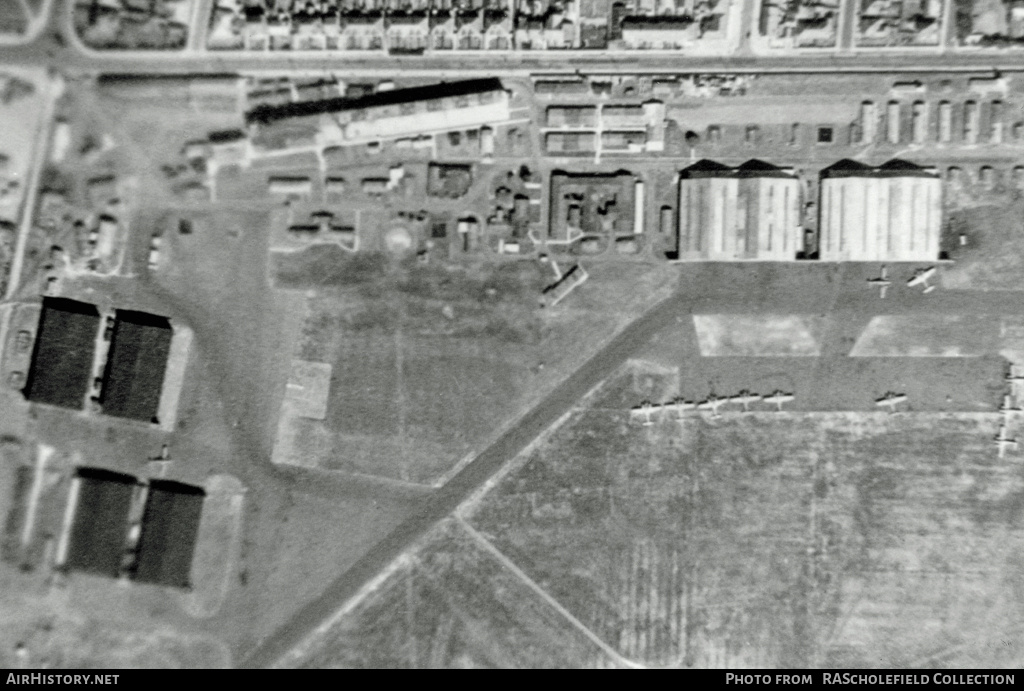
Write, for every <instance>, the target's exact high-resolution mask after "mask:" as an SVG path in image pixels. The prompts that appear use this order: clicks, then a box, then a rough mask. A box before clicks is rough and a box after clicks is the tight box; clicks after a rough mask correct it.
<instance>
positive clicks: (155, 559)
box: [135, 480, 205, 588]
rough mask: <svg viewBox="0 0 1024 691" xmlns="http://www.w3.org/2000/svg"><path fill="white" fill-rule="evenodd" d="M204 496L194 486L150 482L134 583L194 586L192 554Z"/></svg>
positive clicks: (167, 482) (167, 481)
mask: <svg viewBox="0 0 1024 691" xmlns="http://www.w3.org/2000/svg"><path fill="white" fill-rule="evenodd" d="M204 497H205V492H203V490H202V489H201V488H199V487H194V486H192V485H184V484H181V483H180V482H171V481H169V480H153V481H151V482H150V486H149V497H148V498H147V500H146V512H145V514H144V515H143V517H142V536H141V537H140V538H139V547H138V557H137V561H136V563H135V580H138V581H141V582H143V583H156V584H158V585H169V586H174V587H178V588H187V587H189V586H190V585H191V584H190V582H189V580H190V574H191V571H192V553H193V551H194V550H195V545H196V535H197V533H198V532H199V519H200V516H201V515H202V512H203V499H204Z"/></svg>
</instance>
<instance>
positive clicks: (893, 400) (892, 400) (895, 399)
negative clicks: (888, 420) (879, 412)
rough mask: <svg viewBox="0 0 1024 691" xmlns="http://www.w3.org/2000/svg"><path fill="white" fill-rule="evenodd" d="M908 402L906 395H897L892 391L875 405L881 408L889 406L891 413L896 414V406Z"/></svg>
mask: <svg viewBox="0 0 1024 691" xmlns="http://www.w3.org/2000/svg"><path fill="white" fill-rule="evenodd" d="M906 400H907V396H906V394H896V393H893V392H892V391H890V392H889V393H887V394H885V395H884V396H882V397H881V398H879V399H878V400H877V401H875V405H877V406H879V407H883V406H887V407H888V408H889V412H890V413H895V412H896V406H897V405H898V404H900V403H903V402H905V401H906Z"/></svg>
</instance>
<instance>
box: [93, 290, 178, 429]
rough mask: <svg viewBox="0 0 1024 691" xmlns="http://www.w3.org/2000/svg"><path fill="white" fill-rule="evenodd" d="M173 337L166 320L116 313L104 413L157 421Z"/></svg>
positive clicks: (147, 315)
mask: <svg viewBox="0 0 1024 691" xmlns="http://www.w3.org/2000/svg"><path fill="white" fill-rule="evenodd" d="M172 336H173V332H172V330H171V323H170V321H168V319H167V318H166V317H158V316H155V315H152V314H147V313H145V312H133V311H129V310H118V311H117V318H116V321H115V324H114V333H113V336H112V337H111V340H110V355H109V356H108V359H107V369H106V374H105V376H104V378H103V393H102V394H101V397H100V403H101V404H102V406H103V412H104V413H106V414H107V415H113V416H115V417H124V418H130V419H132V420H141V421H143V422H155V421H156V413H157V409H158V408H159V406H160V392H161V389H162V388H163V381H164V371H165V370H166V367H167V357H168V355H169V353H170V350H171V338H172Z"/></svg>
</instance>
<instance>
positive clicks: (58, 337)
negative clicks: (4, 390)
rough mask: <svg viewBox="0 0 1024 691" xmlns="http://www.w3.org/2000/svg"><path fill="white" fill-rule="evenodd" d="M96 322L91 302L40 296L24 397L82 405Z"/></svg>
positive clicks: (38, 400)
mask: <svg viewBox="0 0 1024 691" xmlns="http://www.w3.org/2000/svg"><path fill="white" fill-rule="evenodd" d="M99 323H100V313H99V311H97V309H96V307H95V305H89V304H86V303H84V302H77V301H75V300H68V299H66V298H49V297H48V298H43V310H42V312H41V314H40V316H39V329H38V332H37V336H36V343H35V350H34V352H33V353H32V366H31V368H30V369H29V374H28V381H27V382H26V384H25V389H24V390H25V396H26V398H28V399H29V400H30V401H35V402H37V403H49V404H50V405H58V406H62V407H64V408H75V409H81V408H82V407H83V406H84V405H85V395H86V393H87V392H88V390H89V383H90V379H91V377H92V365H93V353H94V352H95V350H96V337H97V335H98V333H99Z"/></svg>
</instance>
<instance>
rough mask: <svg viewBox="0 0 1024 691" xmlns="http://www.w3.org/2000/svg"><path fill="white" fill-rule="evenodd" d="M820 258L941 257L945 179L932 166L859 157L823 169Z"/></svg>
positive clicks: (827, 259) (900, 259)
mask: <svg viewBox="0 0 1024 691" xmlns="http://www.w3.org/2000/svg"><path fill="white" fill-rule="evenodd" d="M819 211H820V214H821V216H820V223H819V242H818V246H819V258H820V259H822V260H824V261H935V260H936V259H938V258H939V240H940V237H941V231H942V181H941V179H940V178H939V176H938V175H937V174H936V173H935V172H934V171H931V170H929V169H925V168H920V167H918V166H914V165H913V164H907V163H902V162H893V163H890V164H886V165H884V166H881V167H878V168H871V167H868V166H865V165H863V164H860V163H856V162H853V161H849V162H840V163H839V164H836V165H835V166H832V167H831V168H827V169H825V170H824V171H822V178H821V204H820V210H819Z"/></svg>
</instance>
